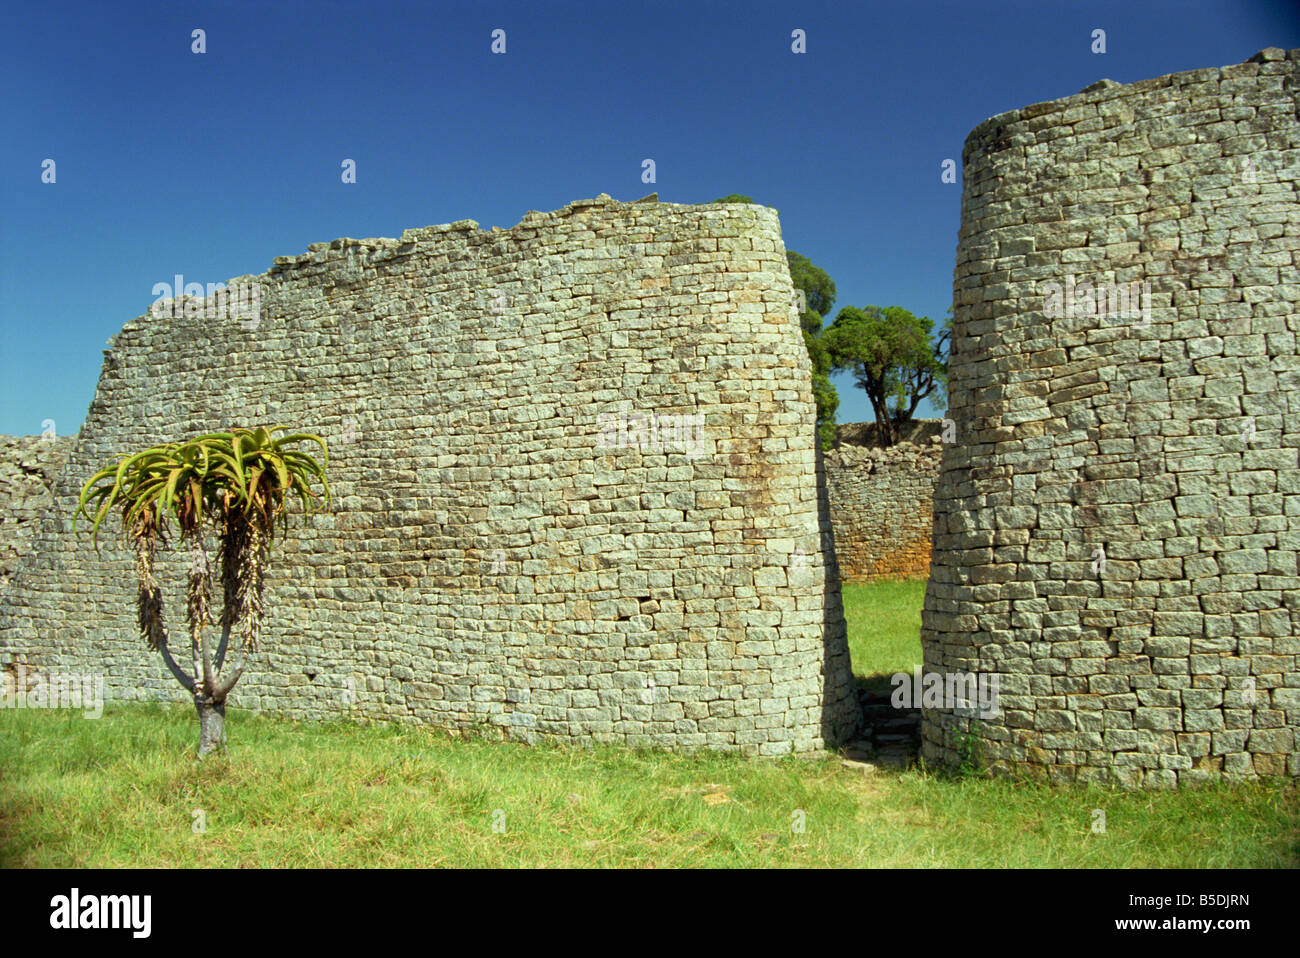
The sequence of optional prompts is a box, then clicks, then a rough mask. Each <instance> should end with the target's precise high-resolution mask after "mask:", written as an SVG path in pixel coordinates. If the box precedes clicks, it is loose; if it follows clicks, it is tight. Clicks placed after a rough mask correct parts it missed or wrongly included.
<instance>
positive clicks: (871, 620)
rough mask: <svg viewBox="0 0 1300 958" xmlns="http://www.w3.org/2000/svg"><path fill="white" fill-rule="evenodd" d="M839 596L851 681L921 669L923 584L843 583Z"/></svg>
mask: <svg viewBox="0 0 1300 958" xmlns="http://www.w3.org/2000/svg"><path fill="white" fill-rule="evenodd" d="M843 595H844V619H845V622H846V623H847V624H848V629H849V655H850V657H851V658H852V660H853V674H854V675H856V676H858V677H859V678H860V679H870V678H872V677H873V676H874V677H877V678H879V677H880V676H888V675H892V674H893V673H895V672H911V671H912V668H913V667H914V666H917V665H920V664H921V604H922V603H923V602H924V601H925V580H924V579H898V580H884V581H880V582H845V583H844V585H843ZM886 685H887V683H886Z"/></svg>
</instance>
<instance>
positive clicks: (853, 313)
mask: <svg viewBox="0 0 1300 958" xmlns="http://www.w3.org/2000/svg"><path fill="white" fill-rule="evenodd" d="M933 331H934V321H933V320H931V319H929V318H928V317H925V316H919V317H918V316H913V315H912V314H911V313H910V312H908V311H907V310H906V309H903V308H902V307H900V306H885V307H880V306H867V307H865V308H863V309H859V308H857V307H855V306H846V307H845V308H844V309H841V310H840V312H839V315H838V316H836V317H835V322H834V323H832V324H831V326H830V328H829V329H827V330H826V332H825V334H824V335H823V337H822V339H823V342H824V343H825V345H826V349H827V352H828V353H829V355H830V361H831V369H832V371H834V372H840V371H848V372H851V373H853V376H854V378H855V379H856V380H857V384H858V385H859V386H860V387H862V390H863V391H864V392H865V393H866V394H867V398H868V399H869V400H871V408H872V411H873V412H874V413H875V416H876V434H877V435H878V436H879V437H880V439H881V442H883V443H884V444H886V445H892V444H893V443H895V442H897V441H898V435H899V427H900V426H902V425H903V424H904V423H906V422H908V421H910V420H911V418H912V416H913V414H914V413H915V412H916V408H917V406H919V405H920V404H921V400H923V399H925V398H926V397H927V396H931V395H934V396H936V397H941V396H942V395H943V394H944V390H945V387H946V385H947V375H948V356H947V353H948V342H949V340H950V339H951V332H952V325H951V319H949V320H948V321H947V322H945V323H944V326H943V328H942V329H941V330H940V332H939V335H938V337H937V338H936V339H934V340H933V341H932V335H933Z"/></svg>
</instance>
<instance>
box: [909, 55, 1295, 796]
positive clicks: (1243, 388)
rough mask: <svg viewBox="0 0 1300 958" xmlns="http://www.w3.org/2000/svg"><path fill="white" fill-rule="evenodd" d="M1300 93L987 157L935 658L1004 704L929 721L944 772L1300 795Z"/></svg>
mask: <svg viewBox="0 0 1300 958" xmlns="http://www.w3.org/2000/svg"><path fill="white" fill-rule="evenodd" d="M1298 71H1300V51H1297V50H1292V51H1290V52H1287V53H1284V52H1283V51H1281V50H1275V49H1270V50H1265V51H1263V52H1262V53H1260V54H1259V55H1257V56H1256V57H1254V58H1252V60H1251V61H1250V62H1247V63H1243V64H1240V65H1236V66H1230V67H1225V68H1223V69H1207V70H1195V71H1192V72H1188V73H1179V74H1174V75H1172V76H1163V77H1158V78H1156V79H1152V80H1146V81H1143V82H1141V83H1135V84H1132V85H1129V86H1120V85H1118V84H1114V83H1109V82H1103V83H1100V84H1096V85H1094V86H1093V87H1090V88H1089V89H1088V90H1086V91H1084V92H1083V93H1081V94H1079V95H1077V96H1072V97H1067V98H1065V99H1062V100H1055V101H1052V102H1048V103H1039V104H1035V105H1033V106H1029V107H1026V108H1024V109H1022V110H1016V111H1013V112H1010V113H1004V114H1001V115H999V116H996V117H993V118H992V119H990V120H987V121H986V122H984V123H982V124H980V125H979V126H978V127H976V128H975V130H974V131H973V132H972V133H971V134H970V137H969V138H968V139H967V142H966V147H965V152H964V162H965V173H964V189H963V194H962V227H961V234H960V242H959V245H958V251H957V267H956V272H955V276H954V283H953V286H954V294H955V300H956V309H955V319H956V322H955V334H954V338H953V350H952V363H951V370H950V398H951V402H950V406H949V413H948V414H949V416H950V417H952V418H953V419H954V420H955V422H956V428H957V435H956V440H957V441H956V443H955V444H954V445H951V446H946V447H945V453H944V459H943V464H942V471H941V473H940V477H939V483H938V490H937V493H936V500H935V528H934V549H933V566H932V576H931V580H930V585H929V590H928V592H927V595H926V602H925V611H924V616H923V619H924V626H923V644H924V648H925V664H926V668H927V670H929V671H934V672H942V673H951V674H959V673H977V674H981V675H985V676H992V677H995V678H996V679H997V680H998V683H999V685H998V698H999V702H998V705H999V707H998V708H997V710H996V711H995V713H994V714H992V715H984V716H983V717H980V716H976V715H973V714H972V711H971V710H970V709H969V708H967V707H965V706H961V705H960V704H959V703H956V702H954V701H945V703H944V706H943V707H941V708H927V710H926V712H925V720H924V724H923V731H924V737H925V742H924V754H925V755H926V757H927V758H929V759H930V760H932V761H942V762H949V763H955V762H958V761H960V760H961V759H962V758H963V757H964V756H971V757H977V758H981V757H982V759H983V760H984V761H986V762H988V763H990V764H992V765H993V766H994V767H995V768H1013V767H1019V768H1022V769H1033V770H1037V771H1038V772H1040V773H1042V774H1045V775H1048V776H1050V777H1051V778H1052V779H1053V780H1116V781H1119V782H1122V783H1128V784H1142V785H1148V786H1152V785H1170V784H1174V783H1175V782H1180V781H1195V780H1200V779H1205V778H1211V777H1216V776H1219V775H1227V776H1241V777H1255V776H1263V775H1275V774H1290V775H1296V774H1300V756H1298V755H1297V744H1296V730H1297V728H1298V727H1300V665H1298V663H1297V653H1300V638H1298V636H1300V577H1298V576H1297V553H1300V469H1298V468H1297V450H1298V449H1300V351H1298V350H1297V345H1296V336H1297V333H1298V332H1300V315H1298V314H1297V305H1296V304H1297V302H1298V301H1300V280H1298V278H1297V277H1298V276H1300V274H1298V273H1297V267H1298V266H1300V202H1298V197H1297V176H1298V175H1300V125H1298V124H1297V113H1298V110H1297V89H1298V88H1300V72H1298ZM1126 291H1127V294H1129V295H1130V297H1131V295H1132V294H1135V293H1136V294H1138V295H1139V296H1140V299H1139V300H1138V301H1137V302H1136V303H1133V302H1129V303H1128V304H1127V305H1128V308H1127V309H1126V308H1125V306H1126V302H1125V295H1126ZM1099 306H1100V308H1099Z"/></svg>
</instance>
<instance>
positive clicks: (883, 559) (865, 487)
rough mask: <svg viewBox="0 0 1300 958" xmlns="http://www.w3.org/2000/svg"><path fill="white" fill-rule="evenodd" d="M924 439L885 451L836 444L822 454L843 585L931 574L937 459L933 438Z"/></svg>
mask: <svg viewBox="0 0 1300 958" xmlns="http://www.w3.org/2000/svg"><path fill="white" fill-rule="evenodd" d="M930 439H932V441H930ZM930 439H927V441H926V442H924V443H923V444H915V443H911V442H902V443H899V444H898V445H895V446H890V447H888V448H885V449H879V448H871V447H862V446H854V445H849V444H847V443H844V442H841V443H840V445H839V446H837V447H836V448H835V449H833V450H832V451H831V452H829V453H827V455H826V478H827V484H828V486H829V490H830V500H831V523H832V525H833V526H834V529H835V558H836V561H837V562H838V564H839V568H840V575H841V576H842V577H843V578H844V580H845V581H848V580H852V579H863V580H874V579H884V578H904V577H916V576H925V575H928V574H929V572H930V546H931V538H932V535H933V522H934V520H933V508H934V487H935V482H936V481H937V480H938V477H939V461H940V458H941V454H942V446H941V445H940V442H939V437H938V436H934V437H930Z"/></svg>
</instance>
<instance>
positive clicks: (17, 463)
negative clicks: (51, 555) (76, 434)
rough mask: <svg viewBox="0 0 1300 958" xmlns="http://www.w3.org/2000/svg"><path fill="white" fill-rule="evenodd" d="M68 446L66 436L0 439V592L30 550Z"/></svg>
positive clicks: (68, 439)
mask: <svg viewBox="0 0 1300 958" xmlns="http://www.w3.org/2000/svg"><path fill="white" fill-rule="evenodd" d="M71 447H72V437H70V436H49V437H42V436H0V592H2V591H4V587H5V585H7V584H8V582H9V580H10V579H11V578H13V574H14V572H15V571H16V570H17V568H18V563H19V561H20V560H21V559H22V557H23V556H25V555H27V554H28V553H30V552H31V550H32V539H33V537H34V536H35V534H36V528H37V525H38V521H37V520H39V519H40V518H41V515H42V514H43V513H44V512H45V510H46V509H48V508H49V506H50V503H52V502H53V501H54V498H53V496H52V495H51V494H50V488H51V486H53V484H54V477H55V475H56V474H57V473H58V471H59V469H61V468H62V467H63V464H64V462H65V461H66V460H67V458H68V451H69V450H70V449H71Z"/></svg>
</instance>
